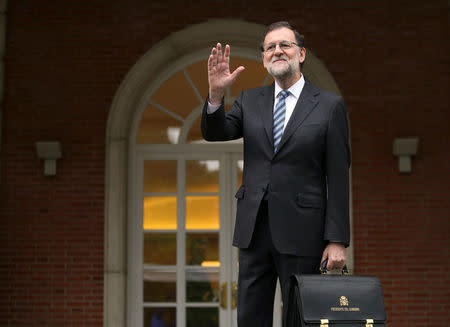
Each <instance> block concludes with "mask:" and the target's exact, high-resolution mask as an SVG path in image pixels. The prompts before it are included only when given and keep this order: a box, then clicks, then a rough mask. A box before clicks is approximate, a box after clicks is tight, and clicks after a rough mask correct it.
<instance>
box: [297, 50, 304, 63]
mask: <svg viewBox="0 0 450 327" xmlns="http://www.w3.org/2000/svg"><path fill="white" fill-rule="evenodd" d="M305 60H306V48H300V56H298V61H299V63H303V62H304V61H305Z"/></svg>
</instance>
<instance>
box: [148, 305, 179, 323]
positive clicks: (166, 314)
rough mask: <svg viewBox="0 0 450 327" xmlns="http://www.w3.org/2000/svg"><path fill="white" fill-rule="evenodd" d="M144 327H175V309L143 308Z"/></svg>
mask: <svg viewBox="0 0 450 327" xmlns="http://www.w3.org/2000/svg"><path fill="white" fill-rule="evenodd" d="M144 326H145V327H176V308H144Z"/></svg>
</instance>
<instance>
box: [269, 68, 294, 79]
mask: <svg viewBox="0 0 450 327" xmlns="http://www.w3.org/2000/svg"><path fill="white" fill-rule="evenodd" d="M267 70H268V71H269V74H270V75H272V77H273V78H275V79H280V80H284V79H287V78H289V77H291V76H292V75H293V74H294V71H293V69H292V67H291V66H290V65H289V66H288V67H286V68H285V69H282V70H275V69H273V67H269V68H268V69H267Z"/></svg>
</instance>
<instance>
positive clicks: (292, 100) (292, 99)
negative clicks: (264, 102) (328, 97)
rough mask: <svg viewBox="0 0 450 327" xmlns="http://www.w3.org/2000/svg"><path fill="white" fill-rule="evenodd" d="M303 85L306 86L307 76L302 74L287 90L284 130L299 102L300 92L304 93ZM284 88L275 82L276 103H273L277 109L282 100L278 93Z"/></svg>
mask: <svg viewBox="0 0 450 327" xmlns="http://www.w3.org/2000/svg"><path fill="white" fill-rule="evenodd" d="M303 86H305V78H304V77H303V74H302V76H301V77H300V79H299V80H298V81H297V82H296V83H295V84H294V85H292V86H291V87H290V88H288V89H287V90H286V91H289V95H288V96H287V97H286V99H285V102H286V115H285V117H284V126H283V132H284V129H285V128H286V125H287V123H288V121H289V119H290V118H291V116H292V113H293V112H294V109H295V105H296V104H297V101H298V98H300V93H302V90H303ZM282 90H283V89H282V88H281V87H280V86H279V85H278V84H277V82H275V103H274V104H273V110H275V108H276V106H277V103H278V101H280V98H279V97H278V94H279V93H280V92H281V91H282Z"/></svg>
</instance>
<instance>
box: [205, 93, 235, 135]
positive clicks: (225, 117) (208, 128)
mask: <svg viewBox="0 0 450 327" xmlns="http://www.w3.org/2000/svg"><path fill="white" fill-rule="evenodd" d="M242 98H243V93H242V92H241V93H240V94H239V96H238V97H237V99H236V101H235V102H234V104H233V106H232V107H231V109H230V110H228V111H227V112H225V106H224V102H223V99H222V104H221V106H220V107H219V109H217V110H216V111H215V112H214V113H212V114H208V113H207V108H208V98H207V99H206V101H205V105H204V106H203V112H202V122H201V131H202V135H203V138H204V139H205V140H206V141H229V140H235V139H238V138H241V137H242V135H243V131H242V128H243V111H242Z"/></svg>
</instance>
